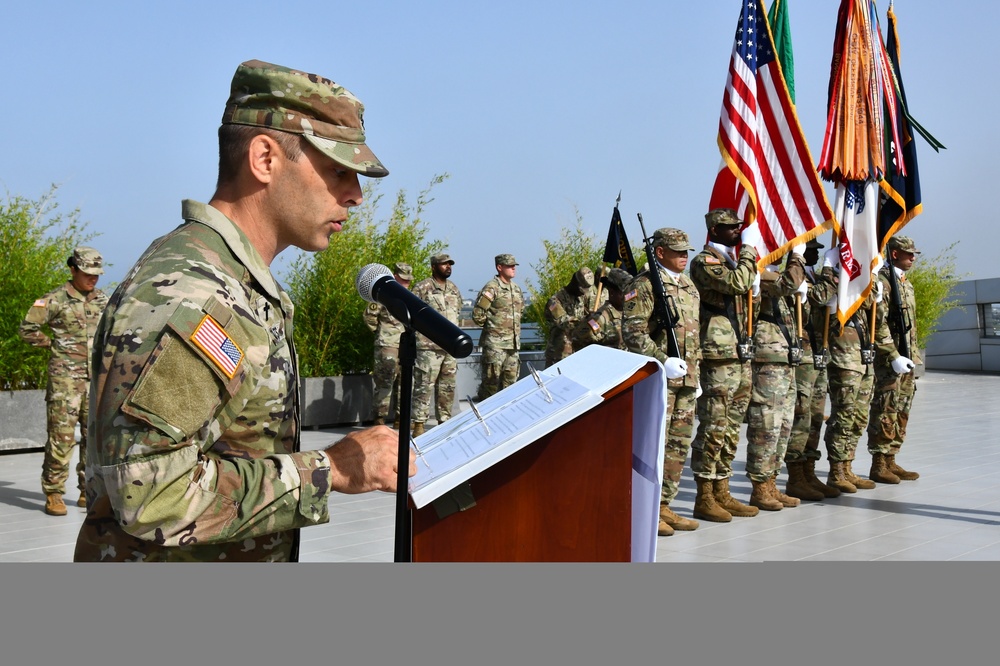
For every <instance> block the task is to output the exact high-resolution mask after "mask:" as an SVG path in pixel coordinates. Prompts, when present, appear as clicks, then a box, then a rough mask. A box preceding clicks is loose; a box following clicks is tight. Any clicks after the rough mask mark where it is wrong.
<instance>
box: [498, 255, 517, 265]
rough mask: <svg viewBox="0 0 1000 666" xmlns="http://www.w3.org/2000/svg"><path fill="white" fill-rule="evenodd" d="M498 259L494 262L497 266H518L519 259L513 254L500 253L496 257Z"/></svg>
mask: <svg viewBox="0 0 1000 666" xmlns="http://www.w3.org/2000/svg"><path fill="white" fill-rule="evenodd" d="M494 259H496V261H495V262H494V263H495V264H496V265H497V266H517V265H518V263H517V259H515V258H514V255H512V254H498V255H497V256H496V257H494Z"/></svg>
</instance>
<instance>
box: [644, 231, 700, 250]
mask: <svg viewBox="0 0 1000 666" xmlns="http://www.w3.org/2000/svg"><path fill="white" fill-rule="evenodd" d="M653 247H667V248H669V249H671V250H675V251H677V252H686V251H688V250H694V248H693V247H692V246H691V241H689V240H688V235H687V234H686V233H684V232H683V231H681V230H680V229H671V228H670V227H665V228H663V229H657V230H656V231H654V232H653Z"/></svg>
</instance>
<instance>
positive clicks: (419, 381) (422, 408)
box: [412, 253, 462, 437]
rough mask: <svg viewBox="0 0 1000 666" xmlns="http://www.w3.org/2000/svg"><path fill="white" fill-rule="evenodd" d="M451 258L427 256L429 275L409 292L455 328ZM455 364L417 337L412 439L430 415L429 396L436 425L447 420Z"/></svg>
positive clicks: (457, 302) (458, 298) (457, 297)
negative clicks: (432, 399) (429, 261)
mask: <svg viewBox="0 0 1000 666" xmlns="http://www.w3.org/2000/svg"><path fill="white" fill-rule="evenodd" d="M454 265H455V260H454V259H452V258H451V255H448V254H445V253H441V254H435V255H434V256H432V257H431V276H430V277H429V278H427V279H425V280H421V281H420V282H418V283H417V284H416V285H415V286H414V287H413V293H414V294H416V296H417V297H418V298H419V299H420V300H422V301H424V302H425V303H427V304H428V305H430V306H431V307H432V308H434V309H435V310H437V311H438V312H440V313H441V314H442V315H443V316H444V317H445V319H447V320H448V321H450V322H451V323H453V324H455V325H456V326H458V324H459V321H458V320H459V312H460V311H461V309H462V292H461V291H460V290H459V288H458V287H457V286H456V285H455V283H454V282H452V281H451V279H450V278H451V272H452V266H454ZM457 374H458V361H457V360H456V359H455V357H454V356H452V355H451V354H448V353H447V352H445V351H444V350H443V349H441V348H440V347H438V346H437V345H436V344H434V343H433V342H431V341H430V340H428V339H427V337H426V336H425V335H423V334H418V335H417V358H416V361H415V363H414V367H413V431H412V434H413V436H414V437H416V436H417V435H422V434H423V432H424V423H425V422H426V421H427V418H428V417H429V415H430V410H431V396H432V395H434V396H435V400H434V417H435V418H436V419H437V422H438V423H444V422H445V421H447V420H448V419H450V418H451V410H452V406H453V405H454V404H455V378H456V376H457Z"/></svg>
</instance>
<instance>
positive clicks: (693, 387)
mask: <svg viewBox="0 0 1000 666" xmlns="http://www.w3.org/2000/svg"><path fill="white" fill-rule="evenodd" d="M657 234H660V235H662V236H663V237H664V240H663V241H658V240H656V238H657ZM661 242H662V244H664V245H667V244H670V245H674V246H675V247H673V248H672V249H678V250H679V249H680V248H681V247H685V248H689V247H690V246H689V245H688V237H687V234H685V233H684V232H682V231H679V230H674V229H660V230H657V231H656V233H655V234H654V246H655V245H656V244H657V243H661ZM668 246H669V245H668ZM691 249H693V248H691ZM657 268H658V270H659V274H660V281H661V282H662V283H663V289H664V291H665V292H666V296H667V297H668V298H672V299H673V302H674V305H675V307H676V308H677V316H678V321H677V327H676V328H675V329H674V336H675V337H676V338H677V346H678V350H677V351H678V354H679V355H680V357H681V358H682V359H684V361H685V363H687V374H686V375H684V376H683V377H678V378H677V379H670V380H668V381H667V432H666V441H665V442H664V449H663V450H664V455H663V485H662V486H661V488H660V505H661V506H668V505H669V504H670V503H671V502H672V501H673V500H674V498H675V497H677V492H678V490H679V488H680V482H681V472H683V470H684V463H685V462H686V461H687V457H688V450H689V449H690V446H691V433H692V432H693V430H694V412H695V393H696V392H697V390H698V377H699V371H700V369H699V362H700V360H701V344H700V338H699V330H700V329H699V325H698V321H699V316H700V310H701V296H700V295H699V293H698V290H697V289H696V288H695V285H694V283H693V282H692V281H691V279H690V278H689V277H688V276H687V275H685V274H684V273H679V274H677V277H676V278H674V277H673V276H672V275H671V274H670V272H668V271H667V270H666V269H665V268H663V267H662V266H659V265H658V266H657ZM653 305H654V295H653V289H652V285H651V284H650V281H649V267H648V266H647V268H646V270H644V271H642V272H641V273H639V275H638V276H636V278H635V280H634V281H633V282H632V285H631V287H630V289H629V291H628V292H627V293H626V294H625V305H624V312H623V313H622V337H623V338H624V340H625V348H626V349H627V350H628V351H630V352H633V353H635V354H643V355H645V356H652V357H653V358H655V359H657V360H658V361H660V362H661V363H663V362H664V361H666V359H667V348H668V345H667V339H668V336H667V334H666V332H665V331H663V330H657V331H656V333H655V337H652V336H651V335H650V333H651V331H652V330H653V329H654V328H655V327H656V323H655V318H654V313H653Z"/></svg>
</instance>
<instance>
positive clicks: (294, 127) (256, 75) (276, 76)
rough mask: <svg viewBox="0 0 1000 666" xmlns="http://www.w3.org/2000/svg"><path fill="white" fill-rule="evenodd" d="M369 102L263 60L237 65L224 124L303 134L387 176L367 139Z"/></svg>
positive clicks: (351, 164)
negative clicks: (367, 104) (366, 122)
mask: <svg viewBox="0 0 1000 666" xmlns="http://www.w3.org/2000/svg"><path fill="white" fill-rule="evenodd" d="M364 110H365V107H364V104H362V103H361V101H360V100H359V99H358V98H357V97H355V96H354V95H353V94H351V92H350V91H349V90H347V89H346V88H344V87H342V86H339V85H337V84H336V83H334V82H333V81H331V80H330V79H325V78H323V77H321V76H317V75H315V74H307V73H306V72H300V71H297V70H294V69H289V68H287V67H281V66H280V65H272V64H271V63H267V62H263V61H261V60H248V61H246V62H244V63H242V64H240V66H239V67H237V68H236V73H235V74H234V75H233V81H232V86H231V89H230V93H229V100H228V101H227V102H226V110H225V111H224V112H223V114H222V124H223V125H251V126H253V127H267V128H270V129H273V130H279V131H281V132H291V133H292V134H301V135H302V136H304V137H305V138H306V140H307V141H309V143H311V144H312V145H313V146H315V147H316V148H317V149H318V150H319V151H320V152H321V153H323V154H324V155H326V156H327V157H329V158H330V159H332V160H333V161H335V162H337V163H339V164H342V165H343V166H346V167H347V168H349V169H351V170H353V171H357V172H358V173H360V174H363V175H365V176H370V177H372V178H381V177H382V176H387V175H388V174H389V170H388V169H386V168H385V167H384V166H383V165H382V163H381V162H380V161H379V159H378V158H377V157H375V153H373V152H372V151H371V149H370V148H369V147H368V146H367V144H365V123H364V120H363V116H364Z"/></svg>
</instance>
